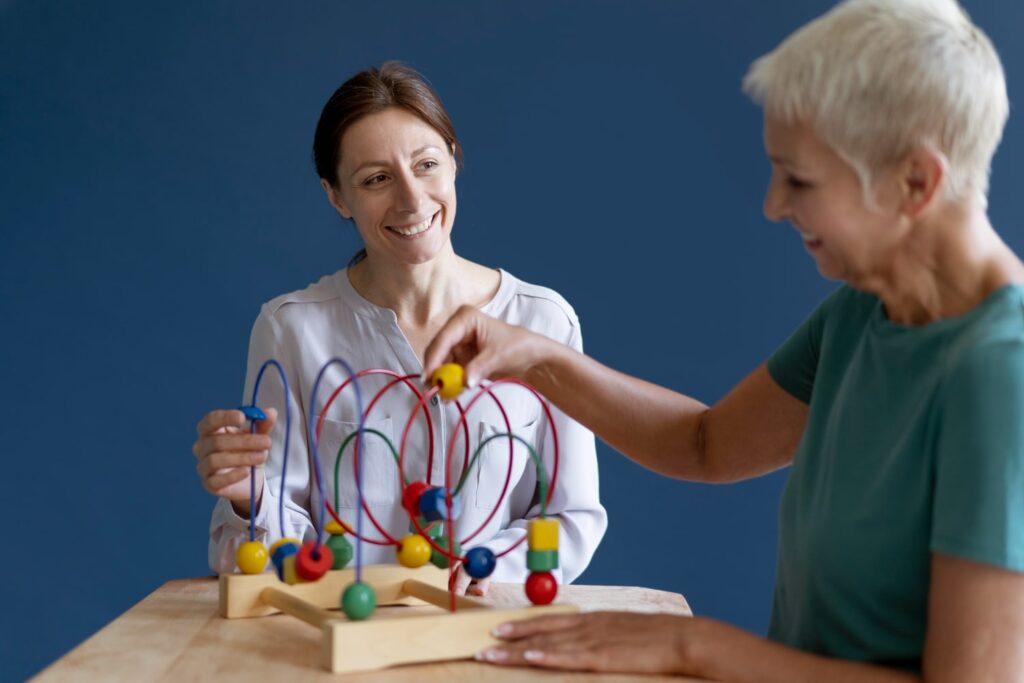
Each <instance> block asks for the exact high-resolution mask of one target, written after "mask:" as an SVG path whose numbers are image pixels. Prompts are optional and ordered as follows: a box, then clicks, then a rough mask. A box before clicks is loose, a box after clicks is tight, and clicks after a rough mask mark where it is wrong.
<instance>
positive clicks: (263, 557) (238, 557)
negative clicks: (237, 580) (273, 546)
mask: <svg viewBox="0 0 1024 683" xmlns="http://www.w3.org/2000/svg"><path fill="white" fill-rule="evenodd" d="M268 559H270V553H268V552H267V547H266V546H265V545H263V544H262V543H260V542H259V541H246V542H245V543H243V544H242V545H240V546H238V551H237V552H236V553H235V563H236V564H237V565H238V568H239V569H241V570H242V573H243V574H260V573H262V572H263V570H264V569H266V567H267V560H268Z"/></svg>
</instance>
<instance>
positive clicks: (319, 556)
mask: <svg viewBox="0 0 1024 683" xmlns="http://www.w3.org/2000/svg"><path fill="white" fill-rule="evenodd" d="M333 564H334V555H333V554H332V553H331V549H330V548H328V547H327V546H326V545H321V544H318V543H317V542H316V541H306V542H305V543H303V544H302V547H301V548H299V552H298V553H297V554H296V555H295V573H296V574H297V575H298V576H299V578H300V579H302V580H303V581H316V580H317V579H319V578H320V577H321V576H323V575H324V574H326V573H327V571H328V570H329V569H330V568H331V565H333Z"/></svg>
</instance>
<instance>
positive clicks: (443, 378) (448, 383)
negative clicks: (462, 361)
mask: <svg viewBox="0 0 1024 683" xmlns="http://www.w3.org/2000/svg"><path fill="white" fill-rule="evenodd" d="M465 374H466V373H465V371H464V370H463V369H462V366H461V365H458V364H456V363H445V364H444V365H442V366H441V367H439V368H438V369H437V370H434V374H433V375H431V376H430V383H431V384H436V385H440V387H441V390H440V391H439V392H438V393H439V394H440V395H441V398H443V399H444V400H446V401H450V400H452V399H453V398H458V397H459V394H461V393H462V389H463V383H464V382H465Z"/></svg>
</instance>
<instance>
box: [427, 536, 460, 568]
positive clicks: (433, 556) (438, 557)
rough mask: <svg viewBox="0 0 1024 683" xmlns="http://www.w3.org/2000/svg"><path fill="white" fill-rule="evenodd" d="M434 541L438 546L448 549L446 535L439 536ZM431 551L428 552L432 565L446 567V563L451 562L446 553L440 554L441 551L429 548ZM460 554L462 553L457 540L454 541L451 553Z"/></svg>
mask: <svg viewBox="0 0 1024 683" xmlns="http://www.w3.org/2000/svg"><path fill="white" fill-rule="evenodd" d="M434 542H435V543H436V544H437V545H438V547H440V548H443V549H445V550H447V549H448V537H447V536H443V537H441V538H438V539H437V540H436V541H434ZM431 551H432V552H431V553H430V561H431V563H433V565H434V566H435V567H440V568H441V569H447V568H448V565H449V564H451V562H450V561H449V560H448V556H447V555H442V554H441V553H439V552H437V551H436V550H434V549H433V548H431ZM461 554H462V547H461V546H460V545H459V542H458V541H455V551H454V552H453V553H452V555H455V556H456V557H458V556H459V555H461Z"/></svg>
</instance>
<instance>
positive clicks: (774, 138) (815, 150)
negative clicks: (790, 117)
mask: <svg viewBox="0 0 1024 683" xmlns="http://www.w3.org/2000/svg"><path fill="white" fill-rule="evenodd" d="M764 148H765V151H766V152H767V153H768V156H769V157H770V158H771V159H772V160H773V161H776V162H780V163H784V164H792V165H798V166H810V165H814V166H830V165H835V164H837V163H839V164H843V161H842V159H841V158H840V157H839V155H837V154H836V153H835V151H833V149H832V148H831V147H829V146H828V144H826V143H825V141H824V140H822V139H821V137H819V136H818V134H817V132H815V130H814V128H813V127H812V126H811V125H810V124H807V123H804V122H802V121H793V122H790V121H783V120H781V119H777V118H774V117H771V116H765V119H764Z"/></svg>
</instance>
